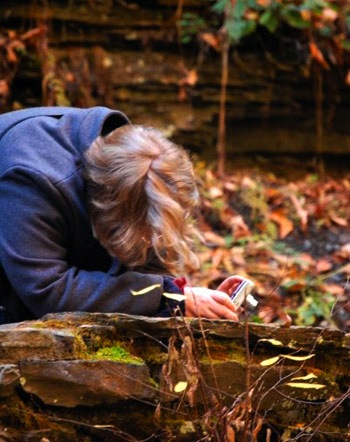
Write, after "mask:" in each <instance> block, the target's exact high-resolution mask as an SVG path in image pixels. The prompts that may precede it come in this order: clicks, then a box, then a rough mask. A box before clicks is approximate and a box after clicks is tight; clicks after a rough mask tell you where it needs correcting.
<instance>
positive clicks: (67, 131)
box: [0, 107, 240, 323]
mask: <svg viewBox="0 0 350 442" xmlns="http://www.w3.org/2000/svg"><path fill="white" fill-rule="evenodd" d="M197 199H198V192H197V189H196V185H195V179H194V174H193V168H192V163H191V160H190V157H189V155H188V153H187V152H186V151H185V150H184V149H183V148H182V147H180V146H177V145H175V144H174V143H172V142H171V141H169V140H168V139H167V138H165V137H164V136H163V135H162V133H161V132H160V131H158V130H157V129H154V128H151V127H147V126H141V125H133V124H131V122H130V121H129V119H128V118H127V117H126V116H125V115H124V114H123V113H122V112H119V111H116V110H112V109H108V108H105V107H92V108H88V109H80V108H69V107H39V108H30V109H23V110H18V111H13V112H9V113H6V114H3V115H1V116H0V207H1V215H0V306H1V307H0V310H1V312H0V313H1V318H2V319H1V322H2V323H6V322H18V321H22V320H26V319H35V318H39V317H41V316H43V315H45V314H47V313H54V312H65V311H86V312H121V313H128V314H135V315H146V316H169V315H172V314H174V312H175V314H176V311H177V312H178V313H179V312H180V313H181V312H182V314H184V315H186V316H192V317H193V316H196V317H206V318H226V319H232V320H238V317H237V312H236V307H235V306H234V305H233V303H232V301H231V299H230V297H229V296H228V294H230V293H231V292H232V290H233V289H234V287H235V286H236V285H237V283H238V282H239V280H240V278H239V277H230V278H228V279H227V280H225V281H224V282H223V283H222V284H221V285H220V286H219V287H218V288H217V289H216V290H212V289H209V288H206V287H190V286H189V284H188V283H186V282H185V283H184V279H183V278H182V279H181V278H180V279H179V278H177V277H178V276H181V275H184V274H188V272H189V271H190V270H192V269H194V268H195V267H196V266H197V265H198V262H197V258H196V256H195V254H194V252H193V251H192V245H191V237H192V230H193V228H192V225H191V222H190V218H189V215H190V214H191V211H192V209H193V207H194V205H195V204H196V203H197ZM168 293H175V294H183V296H184V300H179V299H171V298H170V297H169V296H167V295H166V294H168ZM175 298H176V296H175Z"/></svg>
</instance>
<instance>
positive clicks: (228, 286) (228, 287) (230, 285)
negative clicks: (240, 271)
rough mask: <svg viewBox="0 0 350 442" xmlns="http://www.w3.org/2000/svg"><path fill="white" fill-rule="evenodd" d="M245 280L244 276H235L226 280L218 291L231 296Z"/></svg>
mask: <svg viewBox="0 0 350 442" xmlns="http://www.w3.org/2000/svg"><path fill="white" fill-rule="evenodd" d="M243 280H244V278H243V277H242V276H239V275H233V276H229V277H228V278H226V279H225V280H224V281H222V283H221V284H220V285H219V287H218V288H217V290H220V291H221V292H225V293H227V294H228V295H229V296H231V295H232V293H233V292H234V291H235V290H236V288H237V287H238V285H239V284H240V283H241V282H242V281H243Z"/></svg>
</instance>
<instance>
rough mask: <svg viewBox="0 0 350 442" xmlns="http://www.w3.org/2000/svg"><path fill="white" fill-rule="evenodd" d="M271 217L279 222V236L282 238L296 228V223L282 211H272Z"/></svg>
mask: <svg viewBox="0 0 350 442" xmlns="http://www.w3.org/2000/svg"><path fill="white" fill-rule="evenodd" d="M269 218H270V220H271V221H273V222H275V223H276V224H278V227H279V237H280V238H281V239H283V238H285V237H286V236H287V235H289V234H290V233H291V232H292V231H293V229H294V224H293V223H292V221H291V220H290V219H288V218H287V217H286V216H285V215H283V214H282V213H281V212H278V211H275V212H271V213H270V214H269Z"/></svg>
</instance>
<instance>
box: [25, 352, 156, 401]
mask: <svg viewBox="0 0 350 442" xmlns="http://www.w3.org/2000/svg"><path fill="white" fill-rule="evenodd" d="M20 372H21V384H22V387H23V389H24V390H25V391H26V392H27V393H32V394H34V395H36V396H38V397H39V398H40V399H41V400H42V401H43V402H44V403H45V404H47V405H56V406H63V407H75V406H77V405H89V406H93V405H100V404H101V405H102V404H112V403H116V402H118V401H120V400H124V399H125V400H126V399H133V400H138V399H148V400H150V399H153V398H154V397H155V390H154V386H153V385H152V384H151V382H150V374H149V371H148V368H147V366H146V365H145V364H130V363H123V362H115V361H109V360H101V361H96V360H93V361H86V360H75V361H55V362H46V361H23V362H21V363H20Z"/></svg>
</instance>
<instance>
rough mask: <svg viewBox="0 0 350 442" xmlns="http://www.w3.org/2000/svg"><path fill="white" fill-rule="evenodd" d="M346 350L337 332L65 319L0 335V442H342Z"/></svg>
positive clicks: (347, 403)
mask: <svg viewBox="0 0 350 442" xmlns="http://www.w3.org/2000/svg"><path fill="white" fill-rule="evenodd" d="M349 350H350V336H349V335H348V334H345V333H343V332H340V331H337V330H328V329H321V328H303V327H291V328H280V327H279V326H276V325H273V326H268V325H258V324H244V323H234V322H231V321H209V320H190V319H182V318H177V319H175V318H169V319H155V318H145V317H133V316H128V315H119V314H98V313H96V314H86V313H74V314H68V313H67V314H60V315H48V316H47V317H45V318H43V319H42V320H38V321H28V322H23V323H20V324H11V325H6V326H1V327H0V358H1V365H0V397H1V406H0V440H2V441H24V440H26V441H38V442H39V441H40V442H44V441H45V442H47V441H51V442H53V441H59V442H64V441H69V442H75V441H84V442H90V441H91V442H93V441H109V442H110V441H119V440H145V439H147V438H151V440H161V441H168V440H179V441H187V440H188V441H196V440H203V439H202V438H203V437H204V438H205V437H210V438H211V439H210V440H216V441H224V440H238V441H240V440H247V439H244V437H249V438H251V437H252V435H254V437H255V439H254V440H256V441H260V440H261V441H266V440H272V441H274V440H276V441H277V440H285V441H287V440H288V441H289V440H297V439H296V438H297V437H300V438H306V440H315V441H332V442H335V441H344V440H346V438H347V437H348V436H349V431H350V429H349V425H350V418H349V407H350V390H349V381H350V371H349V359H350V358H349ZM233 437H236V439H232V438H233ZM230 438H231V439H230ZM249 438H248V440H251V439H249ZM267 438H270V439H267ZM308 438H309V439H308Z"/></svg>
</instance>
